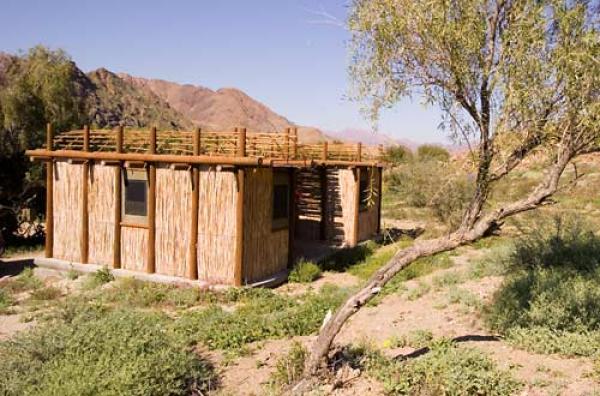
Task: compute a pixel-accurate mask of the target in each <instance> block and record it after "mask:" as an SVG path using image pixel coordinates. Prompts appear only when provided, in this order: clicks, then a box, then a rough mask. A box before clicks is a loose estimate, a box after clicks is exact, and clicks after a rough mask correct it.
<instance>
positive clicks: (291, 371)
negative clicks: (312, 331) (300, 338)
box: [271, 341, 308, 389]
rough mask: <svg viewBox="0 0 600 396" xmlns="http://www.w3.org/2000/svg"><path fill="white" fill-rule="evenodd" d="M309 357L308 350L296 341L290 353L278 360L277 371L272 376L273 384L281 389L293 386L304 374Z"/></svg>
mask: <svg viewBox="0 0 600 396" xmlns="http://www.w3.org/2000/svg"><path fill="white" fill-rule="evenodd" d="M307 357H308V351H307V350H306V348H304V346H303V345H302V344H300V343H299V342H297V341H294V342H293V343H292V348H291V349H290V351H289V352H288V353H287V354H286V355H284V356H283V357H281V358H279V359H278V360H277V363H276V364H275V371H274V372H273V374H272V375H271V384H272V385H274V386H276V387H279V388H280V389H281V388H283V387H289V386H290V385H293V384H294V383H295V382H296V381H298V380H299V379H300V377H301V376H302V374H303V373H304V362H305V360H306V358H307Z"/></svg>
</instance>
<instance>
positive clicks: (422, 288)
mask: <svg viewBox="0 0 600 396" xmlns="http://www.w3.org/2000/svg"><path fill="white" fill-rule="evenodd" d="M430 291H431V286H430V285H429V283H426V282H422V281H419V283H418V284H417V286H416V287H413V288H412V289H409V290H408V293H406V298H407V299H408V300H409V301H414V300H418V299H419V298H421V297H423V296H424V295H425V294H427V293H429V292H430Z"/></svg>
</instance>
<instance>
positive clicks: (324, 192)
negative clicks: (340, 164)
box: [319, 166, 328, 241]
mask: <svg viewBox="0 0 600 396" xmlns="http://www.w3.org/2000/svg"><path fill="white" fill-rule="evenodd" d="M320 178H321V222H320V224H319V226H320V230H319V231H320V235H319V237H320V239H321V240H322V241H324V240H326V239H327V200H328V197H327V167H326V166H322V167H321V169H320Z"/></svg>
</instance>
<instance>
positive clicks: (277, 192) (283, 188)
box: [273, 185, 289, 219]
mask: <svg viewBox="0 0 600 396" xmlns="http://www.w3.org/2000/svg"><path fill="white" fill-rule="evenodd" d="M288 200H289V192H288V186H287V185H275V186H273V219H281V218H286V217H287V216H288Z"/></svg>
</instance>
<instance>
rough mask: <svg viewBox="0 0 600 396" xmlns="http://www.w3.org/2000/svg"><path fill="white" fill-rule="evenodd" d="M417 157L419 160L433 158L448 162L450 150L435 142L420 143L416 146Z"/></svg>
mask: <svg viewBox="0 0 600 396" xmlns="http://www.w3.org/2000/svg"><path fill="white" fill-rule="evenodd" d="M417 157H418V159H419V161H431V160H435V161H440V162H448V161H449V160H450V152H449V151H448V150H446V149H445V148H443V147H441V146H437V145H435V144H422V145H420V146H419V147H418V148H417Z"/></svg>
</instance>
